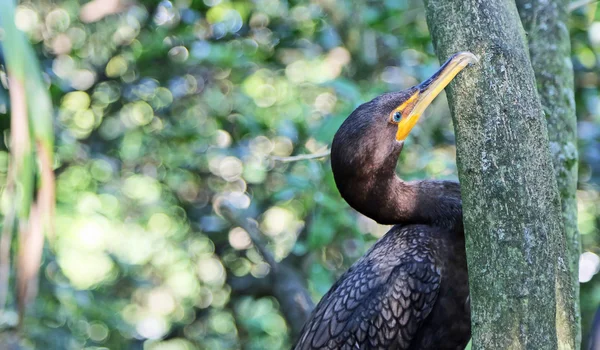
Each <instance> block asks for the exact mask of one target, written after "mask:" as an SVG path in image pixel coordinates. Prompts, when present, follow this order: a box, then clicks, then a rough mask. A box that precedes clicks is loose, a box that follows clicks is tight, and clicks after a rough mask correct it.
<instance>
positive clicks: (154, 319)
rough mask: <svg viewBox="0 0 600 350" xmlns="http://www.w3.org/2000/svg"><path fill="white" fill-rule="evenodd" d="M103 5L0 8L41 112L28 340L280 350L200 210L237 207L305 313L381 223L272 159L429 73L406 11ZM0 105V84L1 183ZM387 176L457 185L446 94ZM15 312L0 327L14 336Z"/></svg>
mask: <svg viewBox="0 0 600 350" xmlns="http://www.w3.org/2000/svg"><path fill="white" fill-rule="evenodd" d="M113 3H114V1H112V0H96V1H92V2H90V3H87V2H86V1H74V0H66V1H32V2H28V1H25V2H21V5H20V6H19V7H18V9H17V13H16V23H17V26H18V27H19V28H20V29H22V30H23V31H24V32H25V33H26V34H27V35H28V37H29V38H30V40H31V42H32V43H34V45H35V48H36V51H37V53H38V57H39V59H40V63H41V65H42V71H43V72H44V78H45V80H46V83H47V84H48V86H49V89H50V91H51V94H52V99H53V102H54V105H55V116H56V118H55V131H56V164H55V169H56V174H57V200H58V203H57V217H56V234H55V235H54V236H52V237H48V239H47V244H46V247H45V249H44V257H43V266H42V270H41V273H40V290H39V296H38V298H37V300H36V302H35V304H33V305H32V306H31V310H30V317H28V318H27V319H26V322H25V325H24V326H25V339H26V340H27V344H28V345H29V346H31V347H37V348H40V349H82V348H85V349H104V348H109V349H152V350H158V349H161V350H178V349H240V348H244V349H285V348H289V347H290V346H291V341H292V340H291V339H290V335H289V326H288V325H286V321H285V320H284V318H283V316H282V313H281V311H280V309H279V305H278V303H277V301H276V300H275V299H274V298H273V297H271V296H269V295H266V294H268V293H262V292H261V291H260V290H259V289H258V288H257V287H255V286H256V285H259V284H260V278H262V277H264V276H265V275H267V274H268V273H269V266H268V265H267V264H265V263H264V262H263V260H262V259H261V258H260V256H259V255H258V253H257V251H256V250H255V249H254V248H253V247H252V246H251V245H250V242H249V238H248V235H247V233H246V232H245V231H244V230H242V229H240V228H237V227H234V226H232V225H231V224H230V223H229V222H227V221H226V220H224V219H223V218H222V217H221V216H219V215H218V214H217V213H216V211H215V207H214V204H215V203H218V202H219V201H220V200H223V199H227V200H231V201H233V202H234V203H236V204H237V205H238V206H239V207H243V208H248V211H249V213H250V214H251V215H252V216H253V217H254V218H256V219H257V221H258V222H259V225H260V228H261V229H262V231H263V232H264V233H265V235H266V239H267V240H268V242H269V245H268V247H267V248H268V249H269V250H271V251H272V252H273V254H274V255H275V257H276V259H277V260H282V259H286V263H287V264H290V265H292V266H295V267H296V268H297V270H298V271H299V273H300V274H301V275H302V276H304V277H305V279H306V284H307V287H308V289H309V291H310V293H311V294H312V296H313V298H314V300H315V301H316V300H318V299H319V298H320V297H321V296H322V295H323V294H324V293H325V292H326V291H327V290H328V289H329V287H330V286H331V284H332V283H333V282H334V281H335V279H336V278H337V277H338V276H339V275H340V274H341V273H342V272H343V271H344V270H345V269H346V268H348V267H349V266H350V265H351V264H352V262H354V261H355V260H356V259H357V258H358V257H359V256H361V255H362V254H363V253H364V252H365V251H366V250H367V249H368V247H369V246H370V245H371V244H372V243H373V242H374V241H375V240H376V239H377V238H378V237H380V236H381V235H382V234H384V233H385V232H386V230H387V227H384V226H380V225H377V224H376V223H374V222H373V221H372V220H370V219H368V218H365V217H363V216H361V215H359V214H357V213H356V212H355V211H353V210H351V209H350V208H349V207H348V205H347V204H346V203H345V202H344V201H343V200H342V199H341V198H340V196H339V194H338V192H337V189H336V188H335V184H334V182H333V177H332V174H331V167H330V165H329V161H328V160H327V159H321V160H310V161H298V162H292V163H282V162H279V161H275V160H273V158H271V157H272V156H289V155H296V154H305V153H318V152H321V151H323V150H325V149H327V147H328V145H329V144H330V142H331V139H332V137H333V134H334V133H335V131H336V130H337V127H338V126H339V125H340V123H341V122H342V121H343V120H344V119H345V117H346V116H347V115H348V114H349V113H350V112H351V111H352V110H353V109H354V108H355V107H356V106H358V105H359V104H360V103H362V102H365V101H368V100H370V99H372V98H373V97H375V96H377V95H379V94H381V93H383V92H387V91H393V90H401V89H405V88H408V87H410V86H412V85H415V84H417V83H418V82H420V81H422V80H423V79H425V78H426V77H428V76H429V75H430V74H431V73H433V72H434V71H435V69H436V68H437V67H438V66H439V63H438V61H437V59H436V58H435V55H434V52H433V47H432V44H431V40H430V37H429V32H428V29H427V25H426V23H425V13H424V9H423V5H422V2H421V1H410V0H407V1H392V0H390V1H382V2H374V1H366V2H365V1H358V2H356V1H350V0H319V1H311V2H307V1H288V2H280V1H275V0H255V1H252V2H250V1H226V0H204V1H198V0H175V1H171V2H169V1H161V2H159V1H136V2H133V1H130V2H123V3H122V4H124V5H123V8H121V9H119V10H118V11H117V12H118V13H116V14H111V15H107V16H102V12H101V10H102V9H106V8H110V6H111V4H113ZM94 6H98V7H94ZM100 17H101V18H100ZM570 18H571V19H570V23H569V25H570V31H571V39H572V60H573V68H574V71H575V85H576V101H577V117H578V123H579V153H580V157H581V162H580V165H579V171H580V172H579V185H578V201H579V204H578V209H579V229H580V232H581V235H582V236H581V240H582V243H583V252H585V254H584V255H582V258H581V278H580V279H581V281H582V282H583V283H582V285H581V309H582V314H583V321H584V322H583V331H584V337H585V335H586V334H587V331H588V330H589V328H590V322H591V318H592V316H593V313H594V312H595V310H596V307H597V306H598V304H599V303H600V278H599V277H598V276H597V275H596V276H594V275H595V274H596V272H597V271H598V268H599V266H600V258H599V257H598V255H597V254H600V246H599V244H600V241H599V240H600V238H599V236H598V233H599V232H598V228H599V225H600V213H599V212H600V195H599V190H600V95H599V90H598V85H599V83H600V74H599V69H598V68H599V61H598V53H599V52H600V10H597V8H596V5H590V6H586V7H582V8H580V9H578V10H575V11H574V12H573V13H571V16H570ZM0 78H2V79H3V82H5V75H1V76H0ZM7 104H8V95H7V92H6V90H4V89H0V129H2V130H3V132H4V133H3V135H4V142H3V143H2V146H1V147H2V148H1V150H2V151H1V152H0V184H1V185H2V186H4V184H5V182H6V177H7V165H8V153H7V148H6V143H7V140H8V139H7V129H8V126H9V116H8V115H7V110H8V105H7ZM398 173H399V174H400V175H401V176H402V177H403V178H404V179H407V180H410V179H424V178H431V179H456V166H455V147H454V133H453V130H452V123H451V118H450V116H449V112H448V107H447V102H446V101H445V97H443V96H442V97H440V98H438V99H437V100H436V101H435V102H434V104H433V105H432V106H431V107H430V108H429V109H428V112H427V114H426V116H425V117H423V118H421V121H420V122H419V124H418V125H417V126H416V128H415V129H414V130H413V132H412V133H411V135H410V137H409V138H408V140H407V142H406V146H405V147H404V151H403V153H402V156H401V158H400V162H399V165H398ZM242 282H244V283H242ZM14 303H15V301H14V300H13V299H10V300H9V311H7V312H5V313H4V314H2V315H0V327H2V328H8V327H11V326H14V324H15V323H16V320H17V317H16V312H15V311H14V309H15V307H14ZM11 310H12V311H11Z"/></svg>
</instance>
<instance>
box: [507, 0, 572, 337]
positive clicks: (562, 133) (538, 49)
mask: <svg viewBox="0 0 600 350" xmlns="http://www.w3.org/2000/svg"><path fill="white" fill-rule="evenodd" d="M569 2H570V1H568V0H543V1H542V0H517V8H518V10H519V15H520V16H521V22H522V23H523V27H524V29H525V31H526V33H527V40H528V42H529V55H530V58H531V65H532V66H533V70H534V72H535V79H536V83H537V91H538V95H539V97H540V101H541V103H542V107H543V109H544V114H545V116H546V122H547V125H548V138H549V139H550V153H551V154H552V160H553V164H554V174H555V176H556V182H557V185H558V191H559V193H560V198H561V205H562V221H563V227H564V232H565V238H564V243H565V244H566V248H567V252H568V257H567V258H566V261H567V262H568V263H569V264H570V265H569V266H568V270H569V272H570V276H561V275H560V274H559V276H558V277H559V281H558V283H557V286H558V287H561V286H564V287H565V288H562V289H560V290H558V289H557V297H560V298H557V299H558V300H557V302H558V304H557V308H558V309H557V323H558V324H557V328H558V329H557V331H558V332H565V333H567V334H570V335H571V336H566V337H560V336H559V339H560V338H564V339H572V340H573V344H572V345H573V347H575V348H579V347H580V344H581V327H580V313H579V255H580V251H581V248H580V241H579V232H578V230H577V162H578V155H577V117H576V115H575V96H574V90H573V66H572V64H571V42H570V38H569V29H568V26H567V21H568V19H569V18H568V6H569ZM559 257H560V255H559ZM563 261H565V260H563ZM558 263H559V267H560V264H561V261H559V262H558ZM565 267H567V266H565ZM569 288H570V289H569ZM565 303H566V304H565ZM561 304H562V305H561Z"/></svg>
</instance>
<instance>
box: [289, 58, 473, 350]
mask: <svg viewBox="0 0 600 350" xmlns="http://www.w3.org/2000/svg"><path fill="white" fill-rule="evenodd" d="M473 61H474V56H473V55H472V54H469V53H459V54H456V55H454V56H453V57H452V58H451V59H450V60H448V61H447V62H446V63H445V64H444V65H443V66H442V68H440V70H439V71H438V72H437V73H436V74H435V75H434V76H432V78H430V79H428V80H427V81H426V82H424V83H422V84H420V85H418V86H416V87H413V88H411V89H408V90H406V91H403V92H396V93H388V94H385V95H382V96H379V97H377V98H375V99H374V100H372V101H370V102H367V103H365V104H363V105H361V106H360V107H358V108H357V109H356V110H355V111H354V112H353V113H352V114H351V115H350V116H349V117H348V118H347V119H346V121H345V122H344V123H343V124H342V126H341V127H340V129H339V130H338V132H337V133H336V135H335V137H334V140H333V144H332V148H331V164H332V170H333V174H334V178H335V181H336V185H337V187H338V189H339V191H340V194H341V195H342V197H343V198H344V199H345V200H346V201H347V202H348V203H349V204H350V205H351V206H352V207H353V208H354V209H356V210H357V211H359V212H361V213H362V214H364V215H366V216H368V217H370V218H373V219H374V220H376V221H377V222H379V223H383V224H393V225H394V226H393V227H392V228H391V229H390V230H389V231H388V232H387V233H386V234H385V235H384V236H383V237H382V238H381V239H380V240H379V241H378V242H377V243H375V245H374V246H373V247H372V248H371V249H370V250H369V251H368V252H367V253H366V254H365V255H364V256H363V257H362V258H361V259H360V260H358V261H357V262H356V263H355V264H354V265H352V267H350V269H349V270H348V271H347V272H346V273H344V274H343V275H342V276H341V278H340V279H339V280H338V281H337V282H336V283H335V284H334V285H333V287H332V288H331V289H330V290H329V292H328V293H327V294H326V295H325V296H324V297H323V298H322V300H321V301H320V302H319V304H318V305H317V307H316V309H315V310H314V312H313V314H312V316H311V318H310V319H309V320H308V322H307V323H306V325H305V326H304V329H303V331H302V333H301V335H300V337H299V339H298V342H297V344H296V347H295V348H296V349H297V350H305V349H462V348H464V347H465V346H466V344H467V342H468V341H469V338H470V307H469V298H468V295H469V288H468V275H467V265H466V257H465V248H464V232H463V226H462V207H461V199H460V187H459V185H458V183H456V182H449V181H430V180H424V181H411V182H405V181H403V180H401V179H400V178H399V177H398V176H397V175H396V173H395V168H396V164H397V160H398V156H399V155H400V152H401V150H402V148H403V146H404V138H405V137H406V135H407V134H408V132H410V130H411V129H412V127H413V126H414V124H415V123H416V120H415V119H411V118H417V119H418V118H419V117H420V114H421V113H422V111H423V109H424V108H425V107H426V106H427V105H428V104H429V103H430V102H431V100H432V99H433V97H435V95H437V93H439V91H441V90H442V89H443V88H444V86H446V84H448V82H449V81H450V80H451V79H452V78H453V77H454V76H455V75H456V74H457V73H458V72H459V71H460V70H461V69H462V68H464V67H465V66H466V65H467V64H468V63H470V62H473ZM432 95H433V96H432ZM398 113H400V114H398Z"/></svg>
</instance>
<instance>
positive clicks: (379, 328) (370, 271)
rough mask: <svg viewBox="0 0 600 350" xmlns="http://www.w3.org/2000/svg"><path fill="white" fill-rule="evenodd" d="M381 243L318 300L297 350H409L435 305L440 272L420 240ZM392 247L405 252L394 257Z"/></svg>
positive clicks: (433, 258) (431, 254)
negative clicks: (398, 245) (399, 245)
mask: <svg viewBox="0 0 600 350" xmlns="http://www.w3.org/2000/svg"><path fill="white" fill-rule="evenodd" d="M421 237H422V236H421ZM384 238H385V237H384ZM383 241H384V240H383V239H382V241H380V242H378V243H377V244H376V245H375V246H374V247H373V249H372V250H371V251H370V252H369V253H367V255H365V257H363V258H362V259H361V260H359V261H358V262H357V263H356V264H354V265H353V266H352V267H351V268H350V270H348V271H347V272H346V273H345V274H344V275H343V276H342V277H341V278H340V280H338V281H337V282H336V284H334V286H333V287H332V288H331V290H330V291H329V292H328V293H327V294H326V295H325V296H324V297H323V299H322V300H321V302H320V303H319V304H318V305H317V307H316V309H315V311H314V313H313V315H312V316H311V319H310V320H309V321H308V322H307V324H306V325H305V326H304V329H303V331H302V334H301V336H300V339H299V341H298V343H297V345H296V350H308V349H407V348H408V347H409V346H410V343H411V341H412V340H413V338H414V337H415V335H416V333H417V330H418V329H419V327H420V325H421V324H422V323H423V321H424V320H425V318H426V317H427V316H428V315H429V313H430V312H431V309H432V307H433V305H434V304H435V300H436V298H437V293H438V289H439V286H440V280H441V270H440V268H439V267H438V266H437V265H436V261H435V257H434V254H433V252H432V250H431V249H430V248H429V247H428V245H426V244H423V242H418V241H420V239H414V240H410V239H409V240H408V241H404V242H401V246H402V247H394V246H396V245H397V244H399V243H398V242H391V243H390V242H388V243H387V244H385V243H384V242H383ZM378 246H379V247H378ZM396 248H404V249H402V250H400V252H398V250H396ZM382 254H383V255H382Z"/></svg>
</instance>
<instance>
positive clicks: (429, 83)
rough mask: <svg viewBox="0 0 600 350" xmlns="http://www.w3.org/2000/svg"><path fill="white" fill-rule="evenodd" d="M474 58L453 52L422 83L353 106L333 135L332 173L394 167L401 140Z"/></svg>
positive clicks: (381, 169) (468, 54)
mask: <svg viewBox="0 0 600 350" xmlns="http://www.w3.org/2000/svg"><path fill="white" fill-rule="evenodd" d="M476 61H477V58H476V57H475V55H473V54H472V53H470V52H459V53H456V54H454V55H453V56H452V57H450V58H449V59H448V61H446V62H445V63H444V64H443V65H442V66H441V67H440V69H439V70H438V71H437V72H435V74H433V75H432V76H431V77H430V78H429V79H427V80H425V81H424V82H422V83H421V84H419V85H417V86H413V87H411V88H409V89H407V90H404V91H400V92H391V93H386V94H383V95H381V96H378V97H376V98H375V99H373V100H372V101H369V102H367V103H364V104H362V105H360V106H359V107H358V108H356V109H355V110H354V112H352V114H350V116H349V117H348V118H347V119H346V120H345V121H344V123H343V124H342V125H341V126H340V128H339V130H338V132H337V133H336V134H335V137H334V139H333V143H332V146H331V153H332V155H331V160H332V167H333V171H334V174H335V173H347V172H352V173H354V174H355V175H359V174H361V173H362V174H364V175H367V176H372V175H373V173H374V171H376V172H380V171H389V170H392V171H393V170H394V169H395V166H396V162H397V160H398V155H399V153H400V151H401V149H402V146H403V144H404V140H406V138H407V137H408V135H409V134H410V132H411V130H412V129H413V128H414V126H415V125H416V124H417V121H418V120H419V118H421V116H422V115H423V112H424V111H425V109H426V108H427V107H428V106H429V105H430V104H431V102H432V101H433V99H434V98H435V97H436V96H437V95H438V94H439V93H440V92H441V91H442V90H444V88H445V87H446V86H447V85H448V84H449V83H450V82H451V81H452V79H454V77H455V76H456V75H457V74H458V73H459V72H460V71H461V70H462V69H463V68H465V67H466V66H467V65H469V64H470V63H474V62H476ZM386 165H387V166H386ZM348 175H349V174H348ZM336 177H337V176H336Z"/></svg>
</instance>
